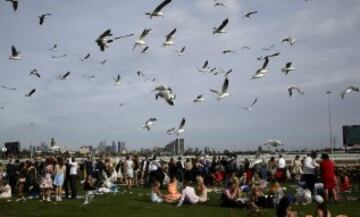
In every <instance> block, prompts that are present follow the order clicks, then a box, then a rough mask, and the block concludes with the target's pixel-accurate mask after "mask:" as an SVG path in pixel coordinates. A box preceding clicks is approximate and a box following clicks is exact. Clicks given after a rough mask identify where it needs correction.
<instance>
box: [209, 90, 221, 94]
mask: <svg viewBox="0 0 360 217" xmlns="http://www.w3.org/2000/svg"><path fill="white" fill-rule="evenodd" d="M210 91H211V92H213V93H216V94H217V95H220V92H219V91H217V90H214V89H210Z"/></svg>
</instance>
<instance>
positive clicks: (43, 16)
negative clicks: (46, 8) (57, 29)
mask: <svg viewBox="0 0 360 217" xmlns="http://www.w3.org/2000/svg"><path fill="white" fill-rule="evenodd" d="M49 16H51V13H46V14H41V15H40V16H39V25H40V26H41V25H42V24H43V23H44V21H45V18H46V17H49Z"/></svg>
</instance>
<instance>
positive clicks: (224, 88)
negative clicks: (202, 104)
mask: <svg viewBox="0 0 360 217" xmlns="http://www.w3.org/2000/svg"><path fill="white" fill-rule="evenodd" d="M228 87H229V79H228V78H227V77H225V80H224V83H223V85H222V88H221V90H220V91H219V90H214V89H210V91H211V92H213V93H215V94H216V95H217V98H216V99H217V100H221V99H223V98H225V97H227V96H229V95H230V94H229V93H228Z"/></svg>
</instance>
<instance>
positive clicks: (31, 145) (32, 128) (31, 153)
mask: <svg viewBox="0 0 360 217" xmlns="http://www.w3.org/2000/svg"><path fill="white" fill-rule="evenodd" d="M34 126H35V124H34V123H30V130H31V141H30V149H31V150H30V159H32V158H33V149H34V148H33V139H34Z"/></svg>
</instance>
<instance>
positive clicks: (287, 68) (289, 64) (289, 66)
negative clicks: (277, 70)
mask: <svg viewBox="0 0 360 217" xmlns="http://www.w3.org/2000/svg"><path fill="white" fill-rule="evenodd" d="M294 70H295V67H293V66H292V62H287V63H286V64H285V66H284V67H283V68H282V69H281V71H282V72H283V73H284V74H285V75H287V74H288V73H289V72H291V71H294Z"/></svg>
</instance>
